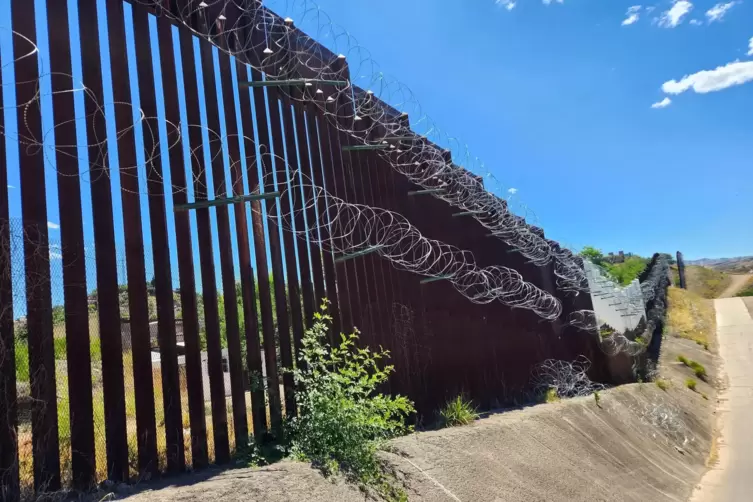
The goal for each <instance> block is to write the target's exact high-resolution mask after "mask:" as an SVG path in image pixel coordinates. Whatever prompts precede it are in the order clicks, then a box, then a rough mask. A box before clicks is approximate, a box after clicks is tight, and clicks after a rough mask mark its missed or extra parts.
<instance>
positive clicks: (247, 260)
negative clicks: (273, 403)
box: [219, 54, 265, 444]
mask: <svg viewBox="0 0 753 502" xmlns="http://www.w3.org/2000/svg"><path fill="white" fill-rule="evenodd" d="M219 63H220V78H221V82H222V97H223V101H224V103H223V106H224V109H225V127H226V131H227V137H228V150H229V164H230V173H231V182H232V192H233V195H234V196H236V195H242V194H243V188H244V187H243V169H242V164H241V153H240V143H239V142H238V141H237V139H238V138H237V135H238V123H237V119H236V116H235V99H234V98H235V93H234V89H233V83H232V80H231V79H232V72H231V66H230V65H231V60H230V57H228V56H227V55H225V54H220V55H219ZM241 113H242V112H241ZM233 209H234V211H235V228H236V232H237V236H236V237H237V242H238V260H239V266H240V276H241V301H242V307H243V319H244V323H243V325H244V333H243V334H244V337H245V340H246V365H247V366H248V371H249V373H250V372H258V373H261V370H262V367H261V360H260V352H259V338H258V336H259V332H258V324H259V323H258V319H257V315H256V291H254V289H255V285H254V269H253V266H252V264H251V249H250V246H249V236H248V221H247V220H246V205H245V204H234V206H233ZM249 341H251V342H252V343H251V344H249ZM229 343H230V340H228V344H229ZM238 349H239V354H240V342H239V343H238ZM249 357H251V358H252V359H249ZM253 357H255V359H253ZM242 389H243V382H242V381H241V390H242ZM244 402H245V401H244ZM264 406H265V404H264V394H263V393H260V392H258V391H253V390H252V392H251V410H252V420H253V421H254V423H253V427H254V436H255V437H257V438H261V434H262V433H263V431H264V427H263V426H262V424H263V422H262V420H263V419H264V415H262V416H261V417H259V416H257V413H254V410H259V409H263V408H264ZM244 413H245V412H244ZM235 435H236V439H237V438H238V437H239V432H238V426H237V425H236V433H235ZM243 440H244V441H245V442H246V443H245V444H248V425H246V431H245V434H244V435H243Z"/></svg>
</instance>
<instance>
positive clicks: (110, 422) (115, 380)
mask: <svg viewBox="0 0 753 502" xmlns="http://www.w3.org/2000/svg"><path fill="white" fill-rule="evenodd" d="M97 14H98V13H97V2H96V0H79V2H78V15H79V30H80V38H81V61H82V67H83V79H84V83H85V85H86V87H87V90H88V93H89V95H90V98H91V99H86V100H85V107H86V108H85V110H86V116H87V117H89V118H88V120H87V121H86V136H87V144H88V145H89V164H90V165H91V199H92V215H93V226H94V244H95V253H96V254H95V256H96V262H97V310H98V313H99V337H100V345H101V348H102V388H103V391H104V405H105V434H106V436H107V440H106V443H107V444H106V449H107V476H108V478H109V479H112V480H113V481H123V480H127V479H128V443H127V438H126V415H125V387H124V383H123V348H122V339H121V333H120V307H119V299H118V275H117V268H116V255H115V231H114V224H113V207H112V192H111V186H110V169H109V164H108V158H107V149H106V148H105V147H104V145H103V142H104V141H105V138H106V136H107V132H106V130H105V118H104V116H102V109H101V107H102V105H103V103H104V97H103V89H102V73H101V59H100V57H101V56H100V45H99V33H98V28H97V27H98V22H99V21H98V17H97ZM105 16H106V13H104V12H103V13H102V17H103V18H104V17H105Z"/></svg>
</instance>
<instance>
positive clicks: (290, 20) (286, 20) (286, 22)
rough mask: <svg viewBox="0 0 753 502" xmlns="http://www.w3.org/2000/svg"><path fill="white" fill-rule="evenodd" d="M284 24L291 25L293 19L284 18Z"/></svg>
mask: <svg viewBox="0 0 753 502" xmlns="http://www.w3.org/2000/svg"><path fill="white" fill-rule="evenodd" d="M285 24H287V25H292V24H293V18H292V17H286V18H285Z"/></svg>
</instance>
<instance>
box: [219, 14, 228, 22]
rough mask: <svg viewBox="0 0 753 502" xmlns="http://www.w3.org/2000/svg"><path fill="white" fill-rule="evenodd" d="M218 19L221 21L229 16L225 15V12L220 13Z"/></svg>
mask: <svg viewBox="0 0 753 502" xmlns="http://www.w3.org/2000/svg"><path fill="white" fill-rule="evenodd" d="M217 19H219V20H220V21H225V20H226V19H227V18H226V17H225V14H220V15H219V16H217Z"/></svg>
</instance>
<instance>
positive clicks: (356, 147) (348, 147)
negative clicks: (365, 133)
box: [343, 145, 390, 152]
mask: <svg viewBox="0 0 753 502" xmlns="http://www.w3.org/2000/svg"><path fill="white" fill-rule="evenodd" d="M389 147H390V145H346V146H344V147H343V151H344V152H358V151H361V150H386V149H388V148H389Z"/></svg>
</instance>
